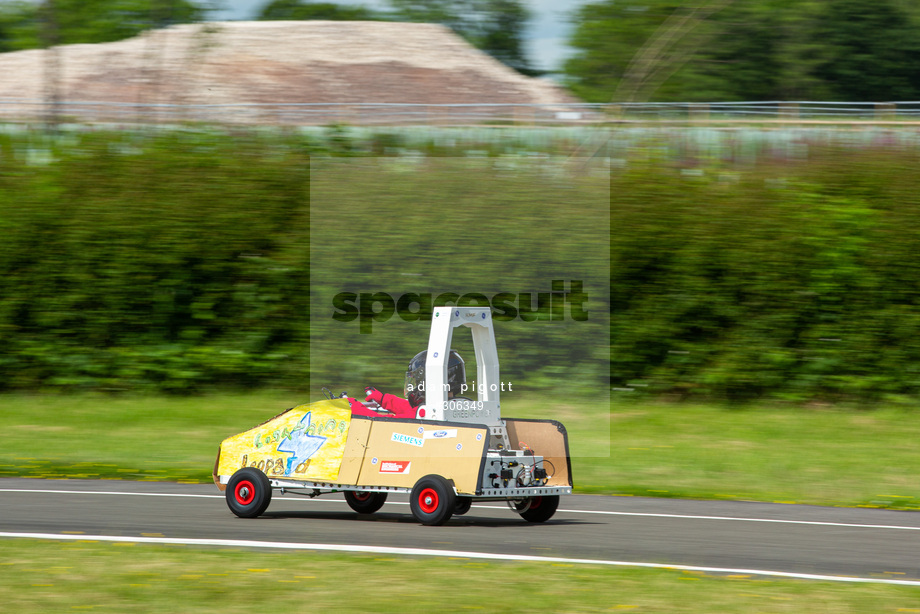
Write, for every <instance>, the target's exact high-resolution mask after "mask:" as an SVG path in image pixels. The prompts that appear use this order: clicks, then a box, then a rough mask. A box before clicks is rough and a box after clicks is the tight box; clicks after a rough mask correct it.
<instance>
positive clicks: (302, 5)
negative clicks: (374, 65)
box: [258, 0, 386, 21]
mask: <svg viewBox="0 0 920 614" xmlns="http://www.w3.org/2000/svg"><path fill="white" fill-rule="evenodd" d="M258 19H262V20H273V19H279V20H285V19H296V20H310V19H326V20H330V21H380V20H384V19H386V17H385V16H384V15H382V14H381V13H378V12H376V11H372V10H371V9H368V8H366V7H363V6H342V5H339V4H334V3H332V2H315V3H314V2H309V1H308V0H274V1H273V2H269V3H268V4H266V5H265V6H264V7H262V10H261V11H260V12H259V17H258Z"/></svg>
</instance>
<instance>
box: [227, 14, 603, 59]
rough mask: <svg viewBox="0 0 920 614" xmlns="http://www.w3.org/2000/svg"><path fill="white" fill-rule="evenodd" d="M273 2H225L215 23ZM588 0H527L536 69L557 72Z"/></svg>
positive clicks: (242, 16) (249, 16)
mask: <svg viewBox="0 0 920 614" xmlns="http://www.w3.org/2000/svg"><path fill="white" fill-rule="evenodd" d="M269 1H270V0H222V2H221V4H222V6H223V7H225V8H224V9H222V10H220V11H217V12H216V14H215V15H214V16H213V17H212V19H218V20H237V19H242V20H245V19H253V18H254V17H255V15H256V14H257V13H258V12H259V10H260V9H261V8H262V7H263V6H265V5H266V4H268V2H269ZM327 1H334V2H336V3H338V4H352V5H355V4H357V5H362V6H366V7H368V8H377V9H382V8H385V7H386V6H387V5H386V3H385V0H327ZM587 1H588V0H524V3H525V4H526V5H527V6H528V7H529V8H530V11H531V13H532V14H533V18H532V19H531V21H530V24H529V25H530V27H529V29H528V32H527V46H526V52H527V57H528V58H529V59H530V61H531V63H532V64H533V66H534V67H536V68H539V69H542V70H549V71H553V70H558V69H559V68H560V67H561V64H562V62H563V61H564V60H565V58H566V57H568V56H569V55H570V54H571V53H572V50H571V48H570V47H568V45H566V41H567V40H568V37H569V34H570V33H571V24H570V23H569V15H570V14H571V13H572V11H573V10H575V9H576V8H578V7H579V6H581V5H582V4H585V3H586V2H587Z"/></svg>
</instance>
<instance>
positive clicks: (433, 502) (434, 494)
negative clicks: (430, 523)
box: [418, 488, 440, 514]
mask: <svg viewBox="0 0 920 614" xmlns="http://www.w3.org/2000/svg"><path fill="white" fill-rule="evenodd" d="M439 503H440V501H439V500H438V491H436V490H435V489H434V488H425V489H423V490H422V492H420V493H419V494H418V506H419V508H421V510H422V511H423V512H425V513H426V514H432V513H434V511H435V510H436V509H438V504H439Z"/></svg>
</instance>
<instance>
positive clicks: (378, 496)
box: [345, 490, 387, 514]
mask: <svg viewBox="0 0 920 614" xmlns="http://www.w3.org/2000/svg"><path fill="white" fill-rule="evenodd" d="M386 500H387V494H386V493H385V492H355V491H353V490H346V491H345V502H346V503H348V507H350V508H351V509H353V510H355V511H356V512H358V513H359V514H373V513H374V512H376V511H377V510H379V509H380V508H381V507H383V504H384V502H385V501H386Z"/></svg>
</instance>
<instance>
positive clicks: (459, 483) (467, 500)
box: [213, 306, 572, 525]
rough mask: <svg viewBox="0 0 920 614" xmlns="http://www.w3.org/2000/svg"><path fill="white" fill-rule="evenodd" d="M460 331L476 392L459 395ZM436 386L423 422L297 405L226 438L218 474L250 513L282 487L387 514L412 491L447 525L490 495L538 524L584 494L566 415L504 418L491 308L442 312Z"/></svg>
mask: <svg viewBox="0 0 920 614" xmlns="http://www.w3.org/2000/svg"><path fill="white" fill-rule="evenodd" d="M458 328H468V329H469V330H470V331H471V332H472V336H473V347H474V352H475V357H476V373H477V380H476V381H477V382H478V384H477V386H476V388H477V399H475V400H473V399H469V398H449V394H448V390H449V387H448V386H447V384H446V382H447V366H448V362H447V357H448V355H449V353H450V347H451V340H452V337H453V333H454V331H455V329H458ZM424 385H425V403H424V404H423V405H421V406H420V407H419V408H418V409H417V413H416V417H415V418H414V419H408V418H400V419H397V418H390V417H385V416H380V417H373V416H369V417H365V416H357V415H352V412H351V408H350V406H349V403H348V401H347V400H346V399H345V398H328V399H325V400H323V401H318V402H315V403H309V404H304V405H299V406H297V407H294V408H292V409H289V410H287V411H285V412H283V413H281V414H279V415H277V416H275V417H274V418H272V419H270V420H268V421H267V422H265V423H263V424H260V425H259V426H256V427H255V428H252V429H250V430H248V431H245V432H243V433H240V434H238V435H234V436H232V437H229V438H227V439H225V440H224V441H223V442H222V443H221V444H220V448H219V450H218V455H217V460H216V462H215V465H214V473H213V477H214V482H215V484H216V485H217V487H218V488H219V489H220V490H222V491H224V493H225V496H226V500H227V505H228V506H229V508H230V510H231V511H232V512H233V513H234V514H236V515H237V516H240V517H243V518H255V517H258V516H260V515H261V514H262V513H263V512H265V510H266V509H267V508H268V505H269V503H270V502H271V498H272V493H273V491H280V492H281V494H296V495H304V496H307V497H316V496H319V495H324V494H329V493H337V492H338V493H343V495H344V497H345V501H346V502H347V504H348V505H349V506H350V507H351V509H353V510H354V511H356V512H358V513H360V514H372V513H374V512H376V511H377V510H379V509H380V508H381V507H382V506H383V504H384V502H385V501H386V499H387V495H389V494H390V493H407V494H408V495H409V507H410V510H411V512H412V514H413V516H414V517H415V518H416V519H417V520H418V521H419V522H420V523H422V524H424V525H441V524H444V523H445V522H447V521H448V520H450V518H451V517H452V516H453V515H455V514H456V515H461V514H465V513H466V512H467V511H469V509H470V506H471V505H472V504H473V503H474V502H479V501H505V502H507V503H508V505H509V507H510V508H511V509H512V510H513V511H514V512H516V513H518V514H520V516H521V518H523V519H524V520H526V521H528V522H545V521H547V520H549V519H550V518H551V517H552V516H553V514H554V513H555V512H556V509H557V507H558V505H559V497H560V495H563V494H571V492H572V468H571V461H570V457H569V447H568V436H567V433H566V430H565V427H564V426H563V425H562V424H561V423H559V422H557V421H555V420H528V419H515V418H503V417H502V416H501V405H500V393H501V389H502V387H503V386H502V384H501V380H500V379H499V365H498V353H497V350H496V345H495V335H494V331H493V327H492V316H491V312H490V310H489V309H488V308H481V307H450V306H447V307H436V308H435V309H434V311H433V313H432V319H431V332H430V336H429V340H428V350H427V358H426V363H425V383H424ZM330 396H331V395H330Z"/></svg>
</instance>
